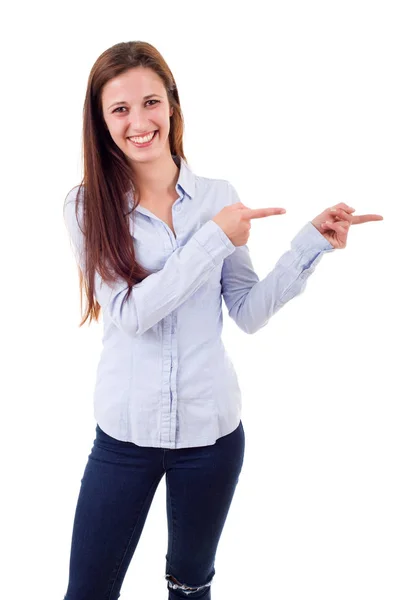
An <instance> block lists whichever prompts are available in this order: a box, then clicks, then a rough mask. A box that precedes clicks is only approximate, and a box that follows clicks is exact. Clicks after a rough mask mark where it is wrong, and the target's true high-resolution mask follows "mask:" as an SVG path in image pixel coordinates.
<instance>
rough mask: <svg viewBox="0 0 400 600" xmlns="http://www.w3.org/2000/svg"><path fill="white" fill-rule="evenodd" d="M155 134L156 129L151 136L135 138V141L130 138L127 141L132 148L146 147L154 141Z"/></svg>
mask: <svg viewBox="0 0 400 600" xmlns="http://www.w3.org/2000/svg"><path fill="white" fill-rule="evenodd" d="M157 132H158V129H156V130H155V131H153V132H152V134H149V135H147V136H142V137H137V138H136V140H135V139H134V136H132V137H129V138H128V140H129V141H130V142H131V143H132V144H133V145H134V146H137V147H138V148H140V147H142V146H148V145H149V144H150V143H151V142H152V141H153V140H154V138H155V136H156V133H157ZM140 139H141V140H144V141H139V140H140Z"/></svg>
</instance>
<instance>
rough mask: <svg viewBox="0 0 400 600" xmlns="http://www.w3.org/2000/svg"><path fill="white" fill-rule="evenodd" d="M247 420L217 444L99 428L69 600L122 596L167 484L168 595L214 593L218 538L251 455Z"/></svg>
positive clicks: (83, 494) (78, 519) (77, 526)
mask: <svg viewBox="0 0 400 600" xmlns="http://www.w3.org/2000/svg"><path fill="white" fill-rule="evenodd" d="M244 447H245V436H244V430H243V425H242V422H240V424H239V426H238V427H237V429H235V431H233V432H232V433H230V434H229V435H226V436H224V437H222V438H219V439H218V440H217V442H216V443H215V444H213V445H211V446H201V447H197V448H181V449H176V450H169V449H163V448H148V447H143V446H137V445H136V444H133V443H131V442H121V441H119V440H116V439H114V438H112V437H110V436H109V435H107V434H106V433H105V432H104V431H102V430H101V429H100V427H99V426H98V425H97V426H96V438H95V440H94V443H93V447H92V450H91V453H90V455H89V457H88V462H87V465H86V468H85V471H84V474H83V477H82V479H81V488H80V493H79V497H78V502H77V506H76V512H75V519H74V525H73V531H72V543H71V556H70V565H69V582H68V589H67V593H66V595H65V596H64V600H117V598H119V597H120V590H121V586H122V583H123V580H124V577H125V575H126V572H127V570H128V567H129V564H130V561H131V559H132V556H133V554H134V552H135V549H136V546H137V544H138V541H139V538H140V535H141V533H142V530H143V526H144V524H145V521H146V518H147V514H148V511H149V508H150V505H151V502H152V500H153V497H154V494H155V491H156V489H157V487H158V484H159V483H160V481H161V478H162V477H163V475H164V473H165V476H166V490H167V498H166V503H167V520H168V550H167V554H166V557H165V558H166V572H165V578H166V580H167V588H168V594H169V595H168V599H169V600H178V598H179V599H180V598H189V599H191V600H195V599H197V598H202V600H210V599H211V589H210V586H211V580H212V578H213V576H214V574H215V568H214V561H215V556H216V551H217V546H218V542H219V539H220V536H221V533H222V529H223V527H224V524H225V520H226V517H227V514H228V511H229V508H230V505H231V501H232V498H233V495H234V492H235V488H236V484H237V483H238V479H239V474H240V472H241V469H242V464H243V458H244Z"/></svg>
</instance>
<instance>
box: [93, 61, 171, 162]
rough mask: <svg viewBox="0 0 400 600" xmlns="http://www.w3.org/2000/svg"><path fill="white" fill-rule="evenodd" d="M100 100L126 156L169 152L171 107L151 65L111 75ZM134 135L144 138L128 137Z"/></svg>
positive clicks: (150, 157)
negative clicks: (150, 67)
mask: <svg viewBox="0 0 400 600" xmlns="http://www.w3.org/2000/svg"><path fill="white" fill-rule="evenodd" d="M101 100H102V109H103V117H104V120H105V122H106V125H107V127H108V130H109V132H110V135H111V137H112V139H113V140H114V142H115V144H116V145H117V146H118V147H119V148H120V149H121V150H122V152H124V154H125V155H126V156H127V157H128V159H130V160H131V161H133V162H134V163H145V162H150V161H154V160H156V159H158V158H160V156H163V155H164V153H168V154H171V152H170V147H169V140H168V135H169V130H170V116H171V115H172V112H173V108H171V107H170V105H169V102H168V97H167V92H166V90H165V88H164V84H163V81H162V79H160V77H159V76H158V75H157V74H156V73H155V72H154V71H153V70H152V69H149V68H145V67H135V68H132V69H130V70H129V71H126V72H125V73H123V74H122V75H119V76H118V77H114V79H111V80H110V81H108V82H107V83H106V85H105V86H104V88H103V92H102V98H101ZM154 132H156V133H155V134H154ZM148 134H151V135H148ZM136 136H139V137H143V136H146V139H145V140H143V139H142V140H140V139H136V140H132V139H129V138H132V137H136ZM152 136H154V137H152ZM149 137H150V138H151V137H152V139H151V140H150V141H149Z"/></svg>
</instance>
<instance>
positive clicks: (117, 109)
mask: <svg viewBox="0 0 400 600" xmlns="http://www.w3.org/2000/svg"><path fill="white" fill-rule="evenodd" d="M147 102H155V103H156V104H157V103H158V102H160V100H154V99H153V100H147ZM147 102H146V104H147ZM151 106H154V104H151ZM121 108H126V106H118V108H116V109H114V110H113V113H115V112H117V111H119V110H120V109H121ZM120 114H121V113H120Z"/></svg>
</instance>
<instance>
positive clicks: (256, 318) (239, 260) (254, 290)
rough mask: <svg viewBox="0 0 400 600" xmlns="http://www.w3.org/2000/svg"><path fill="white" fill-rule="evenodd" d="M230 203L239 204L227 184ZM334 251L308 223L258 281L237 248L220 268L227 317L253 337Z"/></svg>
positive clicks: (244, 254)
mask: <svg viewBox="0 0 400 600" xmlns="http://www.w3.org/2000/svg"><path fill="white" fill-rule="evenodd" d="M229 189H230V193H231V203H232V204H233V203H235V202H240V199H239V196H238V194H237V192H236V190H235V188H234V187H233V186H232V184H230V183H229ZM333 250H334V247H333V246H332V244H330V242H328V240H327V239H326V238H325V237H324V236H323V235H322V234H321V233H320V232H319V231H318V229H317V228H316V227H314V225H313V224H312V223H311V221H309V222H308V223H306V224H305V225H304V227H302V229H301V230H300V231H299V233H298V234H297V235H296V236H295V237H294V239H293V240H292V242H291V249H290V250H288V251H287V252H285V253H284V254H283V255H282V256H281V258H280V259H279V260H278V262H277V263H276V265H275V267H274V268H273V270H272V271H271V272H270V273H268V275H267V276H266V277H265V278H264V279H262V280H261V281H260V280H259V277H258V276H257V274H256V272H255V271H254V267H253V264H252V261H251V257H250V253H249V248H248V246H247V245H244V246H238V247H236V248H235V250H234V252H233V253H232V254H230V256H228V257H227V258H225V260H224V263H223V266H222V275H221V281H222V294H223V298H224V301H225V304H226V306H227V309H228V311H229V316H230V317H232V319H234V321H235V322H236V324H237V325H238V326H239V327H240V329H242V330H243V331H244V332H245V333H255V332H256V331H258V330H259V329H261V328H262V327H264V326H265V325H266V324H267V323H268V321H269V319H270V318H271V317H272V316H273V315H274V314H275V313H276V312H277V311H278V310H279V309H280V308H281V307H282V306H283V305H284V304H286V302H288V301H289V300H291V299H292V298H294V297H295V296H297V295H299V294H300V293H302V292H303V291H304V289H305V287H306V283H307V279H308V278H309V277H310V275H311V273H313V272H314V270H315V267H316V266H317V264H318V263H319V262H320V261H321V259H322V256H323V255H324V253H325V252H332V251H333Z"/></svg>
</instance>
